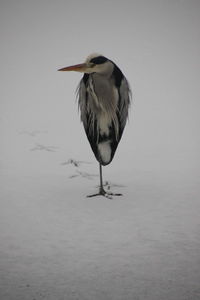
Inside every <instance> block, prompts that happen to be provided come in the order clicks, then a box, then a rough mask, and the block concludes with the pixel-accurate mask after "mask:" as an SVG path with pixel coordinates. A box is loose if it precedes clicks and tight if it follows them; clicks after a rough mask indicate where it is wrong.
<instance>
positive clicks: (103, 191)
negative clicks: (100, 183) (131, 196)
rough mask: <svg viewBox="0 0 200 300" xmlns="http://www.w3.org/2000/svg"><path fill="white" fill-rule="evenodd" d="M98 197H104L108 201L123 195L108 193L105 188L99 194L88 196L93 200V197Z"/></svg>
mask: <svg viewBox="0 0 200 300" xmlns="http://www.w3.org/2000/svg"><path fill="white" fill-rule="evenodd" d="M96 196H104V197H106V198H108V199H112V196H122V194H120V193H116V194H115V193H112V192H107V191H105V190H104V189H103V188H100V189H99V193H97V194H92V195H88V196H87V197H89V198H91V197H96Z"/></svg>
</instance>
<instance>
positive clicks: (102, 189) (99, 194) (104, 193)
mask: <svg viewBox="0 0 200 300" xmlns="http://www.w3.org/2000/svg"><path fill="white" fill-rule="evenodd" d="M99 176H100V186H99V193H97V194H93V195H89V196H87V197H95V196H104V197H106V198H109V199H112V196H122V194H119V193H118V194H114V193H111V192H106V191H105V190H104V188H103V175H102V165H101V164H100V163H99Z"/></svg>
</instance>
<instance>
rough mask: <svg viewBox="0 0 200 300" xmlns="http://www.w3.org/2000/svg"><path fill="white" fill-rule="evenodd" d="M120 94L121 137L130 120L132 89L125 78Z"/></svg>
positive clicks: (119, 90)
mask: <svg viewBox="0 0 200 300" xmlns="http://www.w3.org/2000/svg"><path fill="white" fill-rule="evenodd" d="M118 93H119V103H118V110H119V112H118V114H119V116H118V119H119V125H120V135H122V133H123V130H124V127H125V125H126V121H127V119H128V111H129V107H130V99H131V89H130V86H129V83H128V81H127V79H126V78H125V77H124V78H123V79H122V81H121V84H120V87H119V88H118ZM120 138H121V136H120Z"/></svg>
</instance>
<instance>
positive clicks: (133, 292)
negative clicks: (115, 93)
mask: <svg viewBox="0 0 200 300" xmlns="http://www.w3.org/2000/svg"><path fill="white" fill-rule="evenodd" d="M0 39H1V56H0V66H1V67H0V82H1V89H0V105H1V107H0V140H1V147H0V171H1V199H2V200H1V203H0V205H1V207H2V208H1V221H0V222H1V229H0V232H1V246H0V247H1V254H0V261H1V265H2V268H1V271H0V273H1V278H2V280H1V282H2V283H0V284H1V291H0V294H1V299H6V300H7V299H9V300H10V299H15V300H16V299H20V300H21V299H67V300H68V299H69V300H71V299H81V300H82V299H87V300H89V299H97V300H100V299H115V300H116V299H123V300H128V299H152V300H156V299H167V300H172V299H174V300H175V299H176V300H178V299H181V300H183V299H185V300H186V299H192V300H196V299H199V295H200V292H199V278H200V267H199V253H198V252H199V249H200V248H199V246H200V245H199V225H200V224H199V223H200V222H199V208H200V204H199V196H200V187H199V184H200V172H199V170H200V169H199V162H200V156H199V153H200V137H199V127H200V124H199V123H200V122H199V108H200V101H199V97H200V83H199V70H200V59H199V54H200V2H199V1H198V0H196V1H195V0H190V1H189V0H188V1H187V0H175V1H162V0H157V1H156V0H150V1H147V0H146V1H104V0H102V1H89V0H86V1H76V0H74V1H61V0H58V1H51V0H49V1H47V0H42V1H37V0H36V1H28V0H27V1H22V0H18V1H11V0H1V1H0ZM93 52H98V53H101V54H103V55H105V56H106V57H108V58H110V59H112V60H113V61H114V62H115V63H116V64H117V65H118V66H119V67H120V69H121V70H122V72H123V73H124V74H125V76H126V77H127V79H128V81H129V83H130V86H131V89H132V94H133V99H132V105H131V110H130V115H129V122H128V123H127V126H126V128H125V131H124V135H123V138H122V140H121V142H120V145H119V147H118V149H117V152H116V154H115V158H114V160H113V162H112V163H111V164H110V165H109V166H107V167H106V168H104V174H105V179H106V180H109V181H111V182H113V187H114V185H115V184H116V185H117V184H118V185H122V186H123V190H122V192H123V194H124V197H123V198H121V199H120V200H119V199H117V200H116V199H115V201H117V202H115V201H113V202H112V203H108V202H107V201H108V200H107V199H106V200H105V199H101V198H98V199H95V200H94V199H93V200H90V202H89V200H88V199H87V200H86V201H85V196H86V195H87V194H89V193H90V192H91V191H92V189H94V191H95V188H96V185H97V184H98V177H97V175H98V165H97V163H96V161H95V158H94V155H93V153H92V150H91V149H90V146H89V143H88V141H87V138H86V136H85V133H84V130H83V128H82V124H81V123H80V120H79V115H78V109H77V102H76V95H75V91H76V88H77V85H78V83H79V81H80V79H81V76H82V75H81V74H79V73H75V72H74V73H73V72H70V73H61V72H57V69H59V68H61V67H65V66H68V65H72V64H77V63H82V62H83V61H84V60H85V58H86V57H87V56H88V55H89V54H91V53H93ZM69 159H75V160H80V161H84V162H87V163H88V164H83V165H81V167H80V169H78V170H77V169H76V168H73V166H71V165H70V164H68V162H69ZM84 172H87V175H88V174H94V178H93V179H91V180H88V179H87V178H85V175H84V174H85V173H84ZM70 176H71V177H73V176H74V179H73V178H71V179H70ZM86 177H87V176H86ZM120 191H121V190H120ZM61 199H62V200H61ZM84 201H85V202H84ZM33 203H34V204H33ZM49 203H51V204H49ZM74 203H76V204H74ZM33 205H34V207H33ZM49 205H50V208H48V206H49ZM99 205H100V207H99ZM85 207H86V208H85ZM91 207H92V208H91ZM116 207H117V208H116ZM51 208H52V211H51ZM70 208H73V209H72V210H70ZM99 209H100V211H99ZM116 209H117V210H116ZM113 210H114V214H115V213H116V216H118V217H116V219H115V218H114V221H113V219H112V218H113V215H112V213H113ZM46 211H47V212H48V213H49V215H48V216H46ZM83 211H84V212H83ZM88 211H89V212H90V213H88ZM116 211H117V212H116ZM130 211H131V212H132V214H133V215H132V216H130V215H129V213H130ZM64 212H65V213H64ZM67 212H69V216H68V215H67ZM81 212H82V213H81ZM34 213H35V214H36V215H34ZM38 213H39V215H40V214H41V215H40V217H41V219H40V220H38V221H37V217H38ZM84 213H86V215H84ZM99 213H100V215H99ZM121 213H122V216H123V219H121ZM149 213H150V215H149ZM77 214H78V215H77ZM154 214H156V215H154ZM127 215H128V219H126V217H127ZM28 216H30V218H29V217H28ZM67 216H68V220H67ZM83 216H84V217H83ZM85 216H86V219H87V222H89V223H87V226H86V227H83V228H79V227H77V226H78V225H77V224H79V221H80V219H81V220H82V222H83V223H81V224H85V223H84V222H86V221H85ZM91 216H92V221H91V219H90V217H91ZM95 216H96V217H95ZM138 216H141V219H140V220H139V221H140V222H141V223H140V225H138V222H137V217H138ZM171 217H172V219H171ZM34 218H36V220H35V219H34ZM98 218H99V219H98ZM157 218H158V219H157ZM165 218H166V219H165ZM155 219H156V220H157V221H156V223H154V221H155ZM163 219H164V220H165V221H163ZM52 220H53V221H52ZM58 220H63V223H62V221H58ZM64 220H66V221H64ZM69 220H72V223H73V222H74V223H73V226H72V231H70V232H68V231H67V230H69V227H68V229H66V227H65V225H66V223H65V222H69V224H72V223H70V221H69ZM88 220H89V221H88ZM130 220H133V221H130ZM54 221H55V223H54ZM112 221H113V222H114V224H115V225H111V223H112ZM35 222H36V223H37V222H38V223H37V225H35ZM40 222H41V223H40ZM48 222H49V223H48ZM52 222H53V224H54V226H53V225H52V228H51V225H50V224H52ZM59 222H60V223H59ZM90 222H91V223H90ZM96 222H97V223H96ZM107 222H108V223H107ZM110 222H111V223H110ZM115 222H116V223H115ZM132 222H133V223H132ZM163 222H164V223H163ZM179 222H180V223H179ZM102 223H104V225H103V229H102V227H101V226H102ZM28 224H29V225H28ZM56 224H60V225H56ZM69 224H68V225H69ZM105 224H108V227H106V225H105ZM143 224H146V225H145V226H146V227H145V228H143ZM163 224H164V225H163ZM35 226H36V227H35ZM37 226H38V227H37ZM56 226H58V227H56ZM59 226H60V227H59ZM62 226H63V227H62ZM74 226H75V229H74ZM104 226H105V227H104ZM109 226H111V227H109ZM112 226H113V227H112ZM126 226H127V227H126ZM132 226H135V227H132ZM138 226H141V232H142V233H141V234H143V235H144V236H145V237H147V240H148V237H149V236H150V237H149V239H151V242H152V241H153V240H154V237H153V236H154V233H155V231H156V232H157V230H158V231H159V230H160V232H159V234H158V235H157V237H156V238H155V240H154V242H155V241H156V242H155V247H157V246H158V244H157V242H158V243H160V242H161V241H162V242H163V243H166V245H165V247H164V246H163V248H162V251H161V252H162V254H163V257H162V255H161V256H159V253H160V252H159V251H158V253H157V252H155V253H154V252H151V251H149V248H148V247H147V244H145V243H147V240H146V242H144V240H143V239H141V240H140V238H139V237H138V235H137V234H136V236H134V238H133V239H132V240H131V241H130V240H129V242H128V241H127V240H126V238H127V239H128V237H129V236H130V235H131V234H133V232H134V230H136V228H138ZM30 227H31V228H32V229H31V230H32V231H31V230H30ZM61 227H62V229H61ZM26 228H27V231H26ZM35 228H37V229H35ZM55 228H56V229H55ZM108 228H109V229H110V230H108ZM119 228H122V231H120V230H119ZM142 228H143V229H142ZM148 228H150V229H149V230H148ZM169 228H170V229H169ZM95 229H96V232H95ZM151 229H152V231H151ZM54 230H55V231H54ZM73 230H75V231H73ZM93 230H94V232H93ZM98 230H100V231H101V230H102V231H101V234H102V235H101V234H100V236H98V233H99V231H98ZM124 230H125V231H124ZM162 230H163V231H162ZM116 231H118V232H119V237H118V239H117V241H116V240H114V242H113V244H112V241H113V240H112V237H113V236H115V234H117V232H116ZM51 232H52V234H54V233H55V235H54V237H53V236H51V235H50V233H51ZM91 232H92V237H93V234H94V239H95V237H96V239H97V242H99V246H98V247H100V249H101V250H102V252H103V253H104V254H105V257H107V258H105V257H104V258H105V260H104V259H102V260H98V259H99V257H100V256H99V255H100V254H99V252H98V251H97V249H98V247H93V246H94V244H93V239H92V238H91V239H90V238H89V237H90V234H91ZM106 232H108V235H106ZM169 232H170V233H169ZM61 233H62V235H63V239H66V240H67V239H68V237H70V240H72V241H74V239H76V236H78V237H81V236H85V240H86V242H88V245H90V247H89V249H90V251H91V253H90V255H89V256H91V257H92V258H91V261H92V262H89V263H91V264H92V263H94V265H95V266H96V269H95V268H94V269H91V268H90V267H88V261H87V260H86V261H85V260H84V258H83V257H82V256H81V255H84V254H83V253H84V249H85V248H84V249H83V248H82V247H83V246H82V242H81V239H80V240H76V242H77V244H76V243H75V242H74V244H73V243H72V244H73V245H72V246H71V247H72V248H70V249H75V252H74V250H73V251H72V250H69V246H68V244H67V243H66V244H65V246H66V245H67V246H66V248H64V246H63V244H62V241H60V240H59V236H61ZM68 234H69V235H68ZM165 234H169V235H167V236H168V238H169V243H167V241H168V239H167V238H166V236H165ZM34 235H35V236H34ZM65 235H66V236H65ZM32 236H34V238H35V240H34V242H33V240H32ZM172 236H173V237H172ZM51 238H52V244H51V245H49V244H47V245H46V244H45V246H44V244H43V242H44V239H47V240H49V239H50V240H51ZM162 238H163V239H162ZM179 239H181V243H179V242H180V240H179ZM110 240H111V244H110V247H111V248H109V250H108V248H106V247H107V246H106V245H107V244H106V241H108V243H109V241H110ZM103 242H105V245H104V244H101V243H103ZM34 243H35V244H34ZM54 243H55V244H56V243H57V246H55V244H54ZM115 243H116V244H117V245H118V248H119V249H122V248H123V247H122V248H120V247H121V245H122V244H123V243H125V244H126V243H128V244H127V248H126V249H128V250H125V252H123V251H122V250H120V251H122V253H124V254H122V257H123V258H124V259H125V264H123V263H122V264H121V262H122V261H123V259H122V261H121V260H120V258H119V257H118V254H119V253H118V252H117V250H116V251H115V245H116V244H115ZM170 243H172V245H174V247H175V248H170V249H171V250H172V249H173V250H172V252H171V256H170V257H169V258H166V261H165V257H167V254H168V253H169V252H170V249H169V248H168V246H169V244H170ZM27 244H30V245H32V246H33V247H30V249H29V248H26V247H25V246H24V245H27ZM123 245H124V244H123ZM188 245H189V246H188ZM104 246H105V247H104ZM24 247H25V248H24ZM54 247H56V248H55V249H54ZM143 247H144V248H143ZM145 247H146V248H145ZM184 247H185V248H184ZM118 248H117V249H118ZM36 249H37V250H36ZM39 249H40V250H39ZM61 249H63V250H61ZM64 249H65V251H64ZM112 249H113V250H112ZM131 249H139V251H138V253H137V254H138V256H137V255H136V256H135V257H134V258H133V257H132V252H131ZM141 249H146V252H145V255H143V254H144V253H143V254H142V256H140V255H139V254H140V250H141ZM156 249H157V248H156ZM34 251H38V252H37V254H36V253H35V252H34ZM60 251H61V252H60ZM62 251H63V252H62ZM69 251H72V252H70V253H71V255H72V256H71V259H70V260H71V264H70V263H69V265H67V267H66V268H65V267H64V266H65V263H64V261H65V259H67V258H66V257H69ZM76 251H77V252H76ZM96 251H97V252H96ZM126 251H127V252H126ZM86 252H87V251H86ZM120 253H121V252H120ZM112 254H113V255H114V256H116V261H114V262H113V265H111V266H110V267H108V270H107V273H106V276H107V277H106V276H105V278H106V281H105V282H104V281H98V280H96V279H97V278H96V279H95V276H97V275H96V274H98V276H97V277H101V276H102V278H104V272H105V270H104V269H103V265H107V263H108V262H109V260H110V257H112ZM176 254H177V256H176ZM54 255H55V256H56V255H58V256H59V257H60V259H61V260H62V263H61V261H60V262H59V263H60V265H59V263H58V262H57V260H56V259H55V260H54V258H52V256H53V257H54ZM65 255H66V257H65ZM106 255H107V256H106ZM123 255H124V256H123ZM154 255H155V257H160V261H156V262H155V261H154V260H153V262H154V264H153V265H151V264H150V265H148V263H147V261H148V259H149V258H150V260H152V256H153V257H154ZM45 257H48V258H49V260H48V259H47V261H46V258H45ZM81 257H82V259H81ZM120 257H121V256H120ZM180 257H181V259H180ZM26 258H27V260H26ZM172 258H173V259H172ZM73 259H74V260H73ZM76 259H77V260H79V261H78V262H77V260H76ZM145 259H146V260H145ZM30 261H33V262H32V264H31V266H30V265H29V263H30ZM35 261H37V264H36V263H35ZM138 261H139V262H140V263H141V264H139V265H137V262H138ZM170 261H171V263H172V269H170V267H169V268H167V271H166V277H165V275H163V276H164V277H163V282H162V283H160V281H159V279H160V277H162V276H161V273H162V270H163V269H164V267H166V266H168V264H169V263H170ZM142 262H144V265H143V264H142ZM34 264H35V268H36V269H35V270H34ZM131 264H133V265H131ZM135 264H136V265H135ZM157 264H158V266H160V269H159V268H158V269H155V270H154V266H157ZM58 265H59V267H58ZM129 265H130V269H131V271H130V270H129ZM44 266H46V268H47V269H46V272H45V271H44V269H43V267H44ZM62 266H63V269H62V271H61V273H60V272H59V270H60V268H61V267H62ZM74 266H75V267H76V268H75V267H74ZM145 266H147V269H145ZM173 266H175V269H173ZM32 267H33V269H32ZM132 267H133V268H132ZM56 268H58V269H56ZM74 268H75V269H74ZM79 268H80V270H79ZM83 268H85V270H86V271H85V273H84V274H83V276H80V275H79V274H81V269H83ZM116 268H118V269H117V270H118V273H120V272H123V270H125V271H124V273H123V274H124V275H122V274H121V277H120V278H118V277H116V276H117V275H116V272H115V271H116ZM55 269H56V270H57V273H56V276H55V278H54V275H52V274H54V270H55ZM69 269H70V271H69ZM133 270H135V273H134V274H133V273H131V272H132V271H133ZM177 270H178V271H177ZM129 271H130V272H129ZM34 272H35V273H34ZM70 272H71V273H70ZM160 272H161V273H160ZM176 272H177V273H176ZM69 273H70V276H69V279H66V277H67V276H68V274H69ZM118 273H117V274H118ZM34 274H35V276H34ZM41 274H43V275H41ZM125 274H126V275H125ZM141 274H145V275H144V276H143V275H141ZM152 274H154V275H153V278H152ZM173 274H175V275H174V277H173V276H172V275H173ZM48 276H49V277H48ZM59 276H61V277H62V280H63V282H62V283H59ZM79 276H80V277H79ZM85 276H86V277H87V278H89V279H88V281H87V282H84V281H82V280H83V278H85ZM93 276H94V277H93ZM146 276H147V277H146ZM67 278H68V277H67ZM91 278H93V279H91ZM126 278H127V279H126ZM65 279H66V281H65ZM90 279H91V280H94V281H91V282H92V283H91V282H90ZM109 280H110V281H109ZM126 280H127V281H126ZM170 280H171V281H170ZM40 282H42V285H40V284H39V283H40ZM53 282H54V283H55V284H56V286H57V287H58V288H57V289H55V290H51V287H52V284H53ZM106 282H108V283H109V285H108V286H106ZM119 282H121V285H120V284H119ZM127 282H129V283H128V284H127ZM95 283H96V285H95ZM118 284H119V286H120V290H118ZM71 286H74V290H73V291H72V290H71V288H70V287H71ZM109 286H110V288H109ZM43 287H45V288H43ZM154 287H155V289H154ZM42 288H43V289H42ZM120 292H121V293H122V294H120ZM54 293H55V294H54ZM31 297H32V298H31Z"/></svg>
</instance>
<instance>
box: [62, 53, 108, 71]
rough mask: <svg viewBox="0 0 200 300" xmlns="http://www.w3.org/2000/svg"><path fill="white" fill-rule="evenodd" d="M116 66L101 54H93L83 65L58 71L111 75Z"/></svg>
mask: <svg viewBox="0 0 200 300" xmlns="http://www.w3.org/2000/svg"><path fill="white" fill-rule="evenodd" d="M113 69H114V64H113V62H112V61H110V60H109V59H108V58H106V57H105V56H103V55H100V54H91V55H89V56H88V57H87V59H86V61H85V62H84V63H82V64H78V65H73V66H69V67H65V68H62V69H59V70H58V71H76V72H82V73H87V74H90V73H99V74H105V75H107V74H108V75H109V74H111V73H112V72H113Z"/></svg>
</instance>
